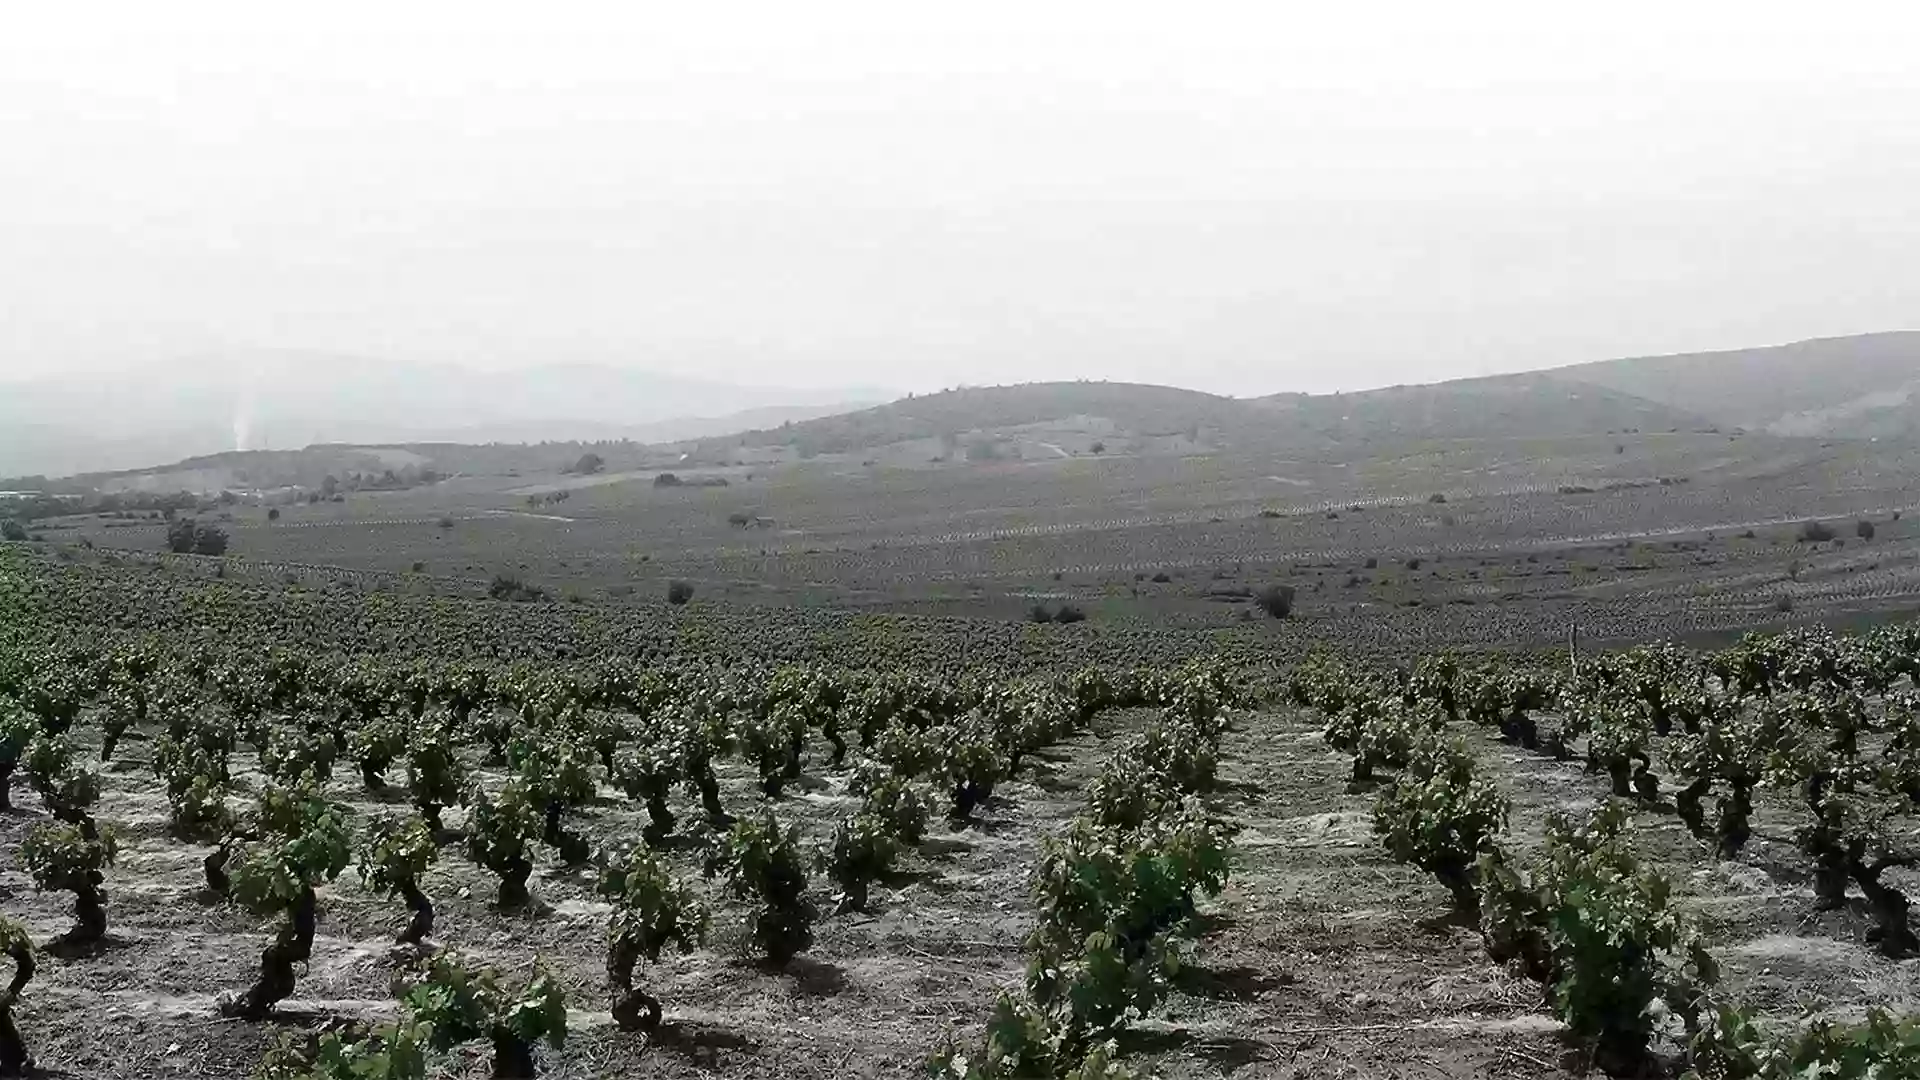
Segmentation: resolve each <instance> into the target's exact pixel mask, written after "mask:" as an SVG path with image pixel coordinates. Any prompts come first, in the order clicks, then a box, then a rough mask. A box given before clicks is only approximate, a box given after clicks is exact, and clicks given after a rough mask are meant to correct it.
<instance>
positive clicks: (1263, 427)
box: [695, 375, 1713, 459]
mask: <svg viewBox="0 0 1920 1080" xmlns="http://www.w3.org/2000/svg"><path fill="white" fill-rule="evenodd" d="M1048 424H1052V425H1056V426H1067V427H1077V428H1079V429H1082V430H1085V431H1087V432H1092V433H1101V434H1105V435H1107V436H1109V437H1110V438H1113V439H1121V440H1131V441H1138V440H1154V439H1162V440H1166V439H1169V438H1170V437H1173V436H1182V437H1184V439H1185V440H1186V442H1184V443H1182V442H1178V441H1172V442H1168V443H1167V444H1166V445H1167V447H1168V448H1169V449H1173V450H1182V451H1183V450H1185V449H1189V448H1191V446H1192V445H1194V444H1200V445H1206V446H1224V447H1246V448H1272V449H1286V450H1292V451H1302V452H1314V451H1328V450H1336V449H1338V448H1340V447H1346V446H1352V447H1360V446H1371V445H1375V444H1383V443H1392V442H1401V441H1409V440H1420V439H1461V438H1485V437H1510V436H1535V435H1592V434H1603V433H1608V432H1618V431H1679V430H1696V429H1701V428H1708V427H1712V426H1713V421H1712V420H1709V419H1707V418H1705V417H1702V416H1700V415H1698V414H1696V413H1692V412H1687V411H1684V410H1681V409H1676V408H1672V407H1669V406H1666V405H1662V404H1659V403H1657V402H1652V401H1647V400H1645V399H1642V398H1637V397H1634V396H1632V395H1630V394H1624V393H1620V392H1618V391H1615V390H1611V389H1608V388H1605V387H1600V386H1595V385H1591V384H1584V383H1576V382H1571V381H1568V380H1561V379H1555V378H1552V377H1549V376H1545V375H1509V376H1498V377H1493V378H1484V379H1463V380H1458V381H1455V382H1447V383H1436V384H1432V385H1427V386H1396V387H1390V388H1387V389H1383V390H1369V391H1363V392H1360V393H1352V394H1328V395H1309V394H1276V395H1273V396H1271V397H1264V398H1251V399H1246V398H1229V397H1220V396H1217V395H1214V394H1204V393H1200V392H1198V391H1193V390H1180V389H1176V388H1173V387H1166V386H1151V385H1143V384H1138V383H1108V382H1071V383H1026V384H1020V385H1015V386H992V387H969V388H964V389H959V390H950V391H946V392H943V393H939V394H930V395H926V396H922V397H913V398H905V399H902V400H900V401H896V402H892V403H891V404H887V405H880V406H875V407H873V408H869V409H862V410H860V411H857V412H851V413H846V414H843V415H838V416H828V417H822V418H820V419H817V420H808V421H805V422H802V423H794V424H789V425H786V426H783V427H779V428H773V429H767V430H761V431H754V432H749V433H747V434H744V435H739V436H730V437H727V438H724V439H711V440H704V441H702V442H701V443H700V444H699V446H698V447H697V448H696V450H695V454H696V456H698V457H702V458H706V459H716V458H725V457H726V456H728V455H729V454H730V453H731V452H732V451H734V450H735V449H736V448H746V447H760V448H766V447H792V448H794V449H796V450H797V451H798V452H799V453H800V454H801V455H802V456H812V455H816V454H834V453H859V452H865V451H869V450H875V449H878V448H881V447H886V446H893V445H898V444H904V443H910V442H916V441H923V440H935V439H940V440H946V441H947V442H948V443H949V444H952V443H954V442H956V441H959V442H964V441H966V440H969V439H975V438H980V437H984V436H994V435H998V436H1007V435H1010V434H1015V433H1018V432H1020V431H1021V429H1028V428H1033V427H1036V426H1040V425H1048ZM950 449H951V447H950Z"/></svg>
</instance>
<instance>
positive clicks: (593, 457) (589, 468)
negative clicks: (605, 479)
mask: <svg viewBox="0 0 1920 1080" xmlns="http://www.w3.org/2000/svg"><path fill="white" fill-rule="evenodd" d="M606 467H607V462H606V459H605V458H603V457H601V456H600V455H599V454H595V453H592V452H588V453H585V454H581V455H580V460H578V461H576V462H574V463H573V467H572V468H570V469H568V470H567V471H568V472H571V473H577V474H579V475H581V476H592V475H594V474H595V473H597V472H599V471H600V470H602V469H604V468H606Z"/></svg>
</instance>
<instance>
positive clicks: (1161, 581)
mask: <svg viewBox="0 0 1920 1080" xmlns="http://www.w3.org/2000/svg"><path fill="white" fill-rule="evenodd" d="M1172 580H1173V577H1172V576H1171V575H1169V574H1168V573H1167V572H1166V571H1165V570H1161V571H1158V572H1156V573H1155V574H1154V575H1153V583H1154V584H1155V585H1165V584H1167V583H1168V582H1170V581H1172Z"/></svg>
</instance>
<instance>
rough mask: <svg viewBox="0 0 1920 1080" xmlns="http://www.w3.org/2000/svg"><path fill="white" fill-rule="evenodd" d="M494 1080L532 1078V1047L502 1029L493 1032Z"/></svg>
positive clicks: (529, 1079) (530, 1079)
mask: <svg viewBox="0 0 1920 1080" xmlns="http://www.w3.org/2000/svg"><path fill="white" fill-rule="evenodd" d="M493 1077H494V1080H534V1072H533V1047H531V1046H528V1045H527V1044H526V1043H524V1042H521V1041H520V1040H519V1039H518V1038H516V1037H514V1035H513V1033H512V1032H510V1031H506V1030H504V1029H496V1030H495V1031H494V1032H493Z"/></svg>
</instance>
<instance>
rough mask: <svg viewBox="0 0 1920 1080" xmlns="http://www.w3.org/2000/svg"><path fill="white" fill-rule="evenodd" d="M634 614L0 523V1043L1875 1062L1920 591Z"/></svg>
mask: <svg viewBox="0 0 1920 1080" xmlns="http://www.w3.org/2000/svg"><path fill="white" fill-rule="evenodd" d="M672 618H673V619H676V620H678V621H673V622H664V623H663V622H660V621H657V620H653V621H649V620H641V619H639V618H638V617H637V616H628V615H623V614H622V613H620V612H619V611H618V610H614V609H609V610H600V609H596V608H592V607H583V608H578V609H574V608H569V607H565V606H559V605H554V606H546V605H519V604H498V603H487V602H484V601H454V600H448V599H444V598H435V597H414V596H388V595H367V594H363V593H359V592H356V591H351V590H338V591H325V592H312V591H299V590H292V589H285V588H274V587H267V586H262V585H258V584H246V583H239V582H227V581H213V582H208V581H204V580H201V579H198V578H183V577H179V576H176V575H171V574H169V573H167V572H166V571H164V570H155V569H152V568H147V567H125V566H103V565H76V564H67V563H61V562H58V561H57V560H53V559H42V558H38V557H28V556H23V555H17V554H13V553H11V552H8V553H0V805H4V806H5V807H6V808H7V812H6V815H5V817H4V818H0V830H3V831H4V836H0V841H3V842H4V844H5V850H6V852H7V857H6V860H5V861H4V862H0V896H3V897H4V898H5V913H6V916H7V919H6V921H5V922H4V923H0V942H3V943H4V946H5V949H6V951H7V953H8V956H9V957H10V958H11V960H12V962H13V965H14V968H15V973H14V976H13V981H12V985H11V986H10V987H9V989H8V990H7V992H6V993H5V994H4V995H0V1072H10V1073H19V1072H21V1071H23V1070H24V1069H26V1068H27V1067H28V1063H29V1061H30V1060H31V1061H32V1062H33V1063H34V1064H35V1065H37V1066H38V1067H39V1068H42V1069H45V1070H47V1071H49V1072H52V1073H54V1074H57V1075H72V1076H114V1077H122V1076H124V1077H136V1076H138V1077H147V1076H195V1077H200V1076H211V1077H242V1076H260V1077H267V1078H272V1080H307V1078H315V1080H319V1078H326V1080H346V1078H351V1077H358V1078H385V1080H405V1078H410V1077H428V1076H485V1075H491V1076H495V1077H501V1078H518V1077H533V1076H541V1077H588V1076H594V1077H598V1076H674V1077H679V1076H709V1075H719V1076H740V1077H776V1076H777V1077H805V1076H817V1077H842V1076H867V1075H878V1076H936V1077H947V1078H951V1080H974V1078H979V1080H989V1078H1015V1077H1060V1078H1068V1077H1071V1078H1077V1080H1095V1078H1109V1080H1119V1078H1122V1077H1134V1076H1143V1077H1144V1076H1164V1077H1168V1078H1174V1077H1215V1076H1225V1075H1238V1076H1301V1077H1307V1076H1312V1077H1333V1076H1409V1077H1411V1076H1456V1075H1474V1076H1481V1075H1491V1076H1559V1075H1571V1076H1580V1075H1589V1074H1599V1073H1604V1074H1607V1075H1613V1076H1651V1075H1679V1074H1683V1073H1684V1074H1687V1075H1691V1076H1698V1077H1701V1078H1702V1080H1716V1078H1725V1080H1735V1078H1775V1077H1778V1078H1786V1077H1800V1076H1860V1077H1867V1076H1886V1077H1891V1076H1912V1075H1920V1028H1917V1027H1916V1026H1915V1025H1914V1024H1913V1022H1912V1021H1910V1020H1908V1019H1906V1018H1905V1017H1906V1015H1907V1014H1908V1012H1909V1011H1910V1010H1911V1009H1912V1008H1913V1006H1914V1003H1915V1001H1916V994H1917V993H1920V981H1916V980H1915V978H1914V975H1913V973H1912V965H1910V964H1906V963H1903V962H1902V961H1904V960H1906V959H1907V958H1909V957H1911V956H1913V955H1915V954H1916V953H1920V939H1917V938H1916V933H1915V928H1914V927H1913V926H1912V925H1911V923H1910V919H1909V906H1910V905H1909V895H1910V893H1911V891H1912V890H1913V889H1914V888H1916V887H1920V878H1916V877H1914V876H1912V875H1911V874H1910V869H1911V868H1912V867H1913V865H1914V863H1915V861H1916V859H1920V846H1915V839H1914V833H1915V827H1916V824H1917V823H1920V626H1913V625H1896V626H1890V627H1884V628H1880V629H1875V630H1872V631H1869V632H1864V633H1861V634H1858V635H1851V636H1849V635H1843V634H1837V633H1830V632H1827V631H1822V630H1800V631H1794V632H1790V633H1785V634H1779V635H1772V636H1759V635H1754V636H1749V637H1747V638H1745V639H1742V640H1741V641H1739V642H1738V643H1736V644H1733V645H1731V646H1729V647H1725V648H1720V649H1712V650H1705V651H1698V650H1693V649H1687V648H1682V647H1680V646H1677V645H1670V644H1669V645H1648V646H1641V647H1637V648H1633V649H1628V650H1624V651H1615V652H1601V653H1587V654H1581V655H1571V656H1570V655H1569V654H1568V653H1567V652H1566V651H1565V650H1561V651H1558V652H1555V653H1542V654H1509V655H1499V654H1491V653H1472V654H1469V653H1459V654H1456V653H1449V652H1440V651H1435V652H1431V653H1428V654H1425V655H1421V656H1416V657H1399V656H1395V655H1393V654H1392V653H1391V652H1390V651H1388V650H1384V649H1378V650H1344V651H1342V652H1339V653H1315V654H1311V655H1307V654H1301V655H1287V656H1280V655H1278V654H1277V653H1275V652H1274V651H1273V650H1271V649H1270V648H1263V647H1262V646H1261V644H1260V641H1259V639H1256V638H1252V637H1248V636H1234V635H1230V634H1223V635H1219V636H1207V635H1199V634H1157V633H1154V632H1152V631H1147V630H1137V631H1111V632H1106V633H1099V634H1090V633H1083V632H1081V630H1080V629H1079V628H1068V627H1035V626H1018V627H997V626H994V625H993V624H989V623H985V622H970V621H967V620H939V619H913V618H908V617H880V616H867V617H859V618H854V619H842V618H834V617H830V616H828V615H826V614H823V613H815V614H800V613H792V612H789V613H783V614H780V615H772V614H768V613H760V614H757V615H756V614H752V613H749V614H748V615H746V616H736V617H735V618H734V620H733V621H723V620H720V619H719V618H718V616H714V617H712V618H710V619H707V618H703V617H702V616H700V615H699V613H697V612H696V613H695V614H692V615H677V616H673V617H672Z"/></svg>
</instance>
